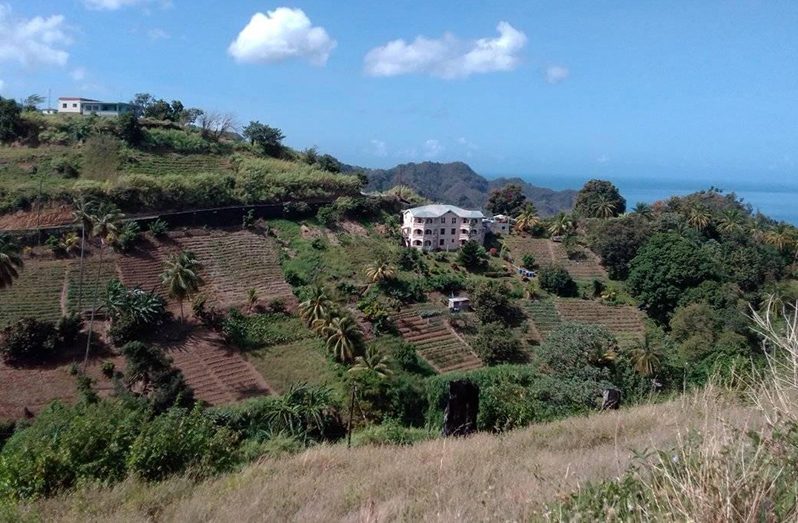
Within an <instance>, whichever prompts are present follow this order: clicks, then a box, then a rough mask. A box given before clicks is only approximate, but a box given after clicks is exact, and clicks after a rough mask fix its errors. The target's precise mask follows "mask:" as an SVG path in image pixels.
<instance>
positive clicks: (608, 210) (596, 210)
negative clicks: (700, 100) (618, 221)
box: [590, 194, 617, 218]
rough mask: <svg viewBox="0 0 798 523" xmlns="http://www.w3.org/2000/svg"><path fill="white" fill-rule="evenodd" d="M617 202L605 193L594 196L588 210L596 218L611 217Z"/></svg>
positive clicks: (613, 214)
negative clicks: (594, 199)
mask: <svg viewBox="0 0 798 523" xmlns="http://www.w3.org/2000/svg"><path fill="white" fill-rule="evenodd" d="M616 208H617V203H616V202H615V201H613V200H612V199H611V198H609V197H608V196H607V195H606V194H599V195H597V196H596V201H594V202H593V205H591V206H590V211H591V213H593V216H595V217H596V218H612V217H613V216H615V214H616Z"/></svg>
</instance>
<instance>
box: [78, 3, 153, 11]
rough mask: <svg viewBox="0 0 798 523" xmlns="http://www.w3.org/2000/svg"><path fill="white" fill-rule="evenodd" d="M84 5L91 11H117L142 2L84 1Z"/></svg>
mask: <svg viewBox="0 0 798 523" xmlns="http://www.w3.org/2000/svg"><path fill="white" fill-rule="evenodd" d="M83 3H84V4H85V5H86V7H88V8H89V9H97V10H103V11H115V10H116V9H121V8H123V7H128V6H131V5H136V4H139V3H141V0H83Z"/></svg>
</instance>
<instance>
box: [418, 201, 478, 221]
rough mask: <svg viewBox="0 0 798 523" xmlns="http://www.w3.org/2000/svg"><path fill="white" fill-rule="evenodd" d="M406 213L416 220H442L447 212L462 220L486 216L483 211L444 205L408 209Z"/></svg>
mask: <svg viewBox="0 0 798 523" xmlns="http://www.w3.org/2000/svg"><path fill="white" fill-rule="evenodd" d="M404 212H409V213H410V215H411V216H413V217H414V218H440V217H441V216H443V215H444V214H446V213H447V212H451V213H454V214H455V215H457V216H459V217H460V218H484V217H485V215H484V214H482V211H470V210H468V209H461V208H460V207H455V206H454V205H442V204H434V205H423V206H421V207H413V208H412V209H407V210H406V211H404Z"/></svg>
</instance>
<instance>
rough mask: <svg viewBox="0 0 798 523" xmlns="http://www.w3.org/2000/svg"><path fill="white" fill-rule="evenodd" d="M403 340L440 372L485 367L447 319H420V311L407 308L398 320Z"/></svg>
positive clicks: (442, 317) (432, 317)
mask: <svg viewBox="0 0 798 523" xmlns="http://www.w3.org/2000/svg"><path fill="white" fill-rule="evenodd" d="M397 327H398V328H399V332H400V334H401V335H402V337H403V338H404V339H405V340H407V341H408V342H410V343H411V344H412V345H413V346H414V347H415V348H416V351H417V353H418V355H419V356H421V357H422V358H424V360H426V361H427V362H428V363H429V364H430V365H431V366H432V367H433V368H434V369H436V370H437V371H438V372H440V373H445V372H452V371H455V370H469V369H475V368H478V367H481V366H482V362H481V361H480V359H479V358H478V357H477V356H476V355H475V354H474V352H473V351H472V350H471V347H469V346H468V345H467V344H466V343H465V342H464V341H462V340H461V339H460V338H459V337H457V336H456V335H455V334H454V332H453V331H452V330H451V329H450V328H449V326H448V325H446V320H445V316H429V317H424V318H422V317H421V310H420V309H406V310H405V311H403V312H402V313H401V314H399V316H398V317H397Z"/></svg>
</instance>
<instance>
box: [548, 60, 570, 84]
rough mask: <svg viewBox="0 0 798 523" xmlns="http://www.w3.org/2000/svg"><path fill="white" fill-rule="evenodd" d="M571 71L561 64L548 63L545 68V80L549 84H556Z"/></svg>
mask: <svg viewBox="0 0 798 523" xmlns="http://www.w3.org/2000/svg"><path fill="white" fill-rule="evenodd" d="M570 75H571V71H569V70H568V68H567V67H563V66H562V65H550V66H549V67H547V68H546V72H545V77H546V81H547V82H548V83H550V84H558V83H560V82H562V81H563V80H565V79H566V78H568V77H569V76H570Z"/></svg>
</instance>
